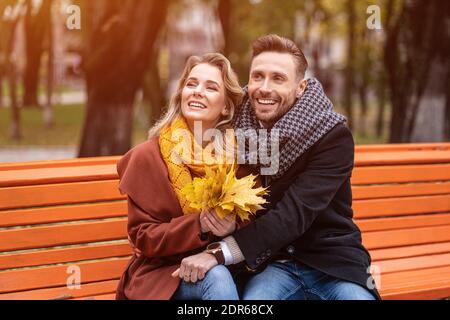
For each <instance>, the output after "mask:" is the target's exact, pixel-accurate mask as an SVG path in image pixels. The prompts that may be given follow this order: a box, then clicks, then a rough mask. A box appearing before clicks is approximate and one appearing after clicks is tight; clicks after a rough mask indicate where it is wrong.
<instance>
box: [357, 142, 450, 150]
mask: <svg viewBox="0 0 450 320" xmlns="http://www.w3.org/2000/svg"><path fill="white" fill-rule="evenodd" d="M445 149H447V150H450V143H448V142H432V143H390V144H369V145H356V146H355V152H386V151H390V152H392V151H404V152H405V151H426V150H428V151H432V150H445Z"/></svg>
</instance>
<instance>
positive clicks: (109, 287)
mask: <svg viewBox="0 0 450 320" xmlns="http://www.w3.org/2000/svg"><path fill="white" fill-rule="evenodd" d="M118 283H119V280H108V281H101V282H93V283H86V284H83V285H81V286H80V289H69V288H67V286H63V287H57V288H50V289H36V290H29V291H20V292H13V293H3V294H0V300H49V299H51V300H53V299H70V298H81V297H89V296H92V295H97V294H104V293H110V292H115V290H116V288H117V284H118Z"/></svg>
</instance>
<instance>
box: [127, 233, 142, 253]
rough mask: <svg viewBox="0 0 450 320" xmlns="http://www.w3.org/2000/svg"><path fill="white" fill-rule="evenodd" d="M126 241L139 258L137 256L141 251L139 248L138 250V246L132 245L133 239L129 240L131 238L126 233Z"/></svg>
mask: <svg viewBox="0 0 450 320" xmlns="http://www.w3.org/2000/svg"><path fill="white" fill-rule="evenodd" d="M128 243H129V245H130V247H131V249H133V252H134V254H135V255H136V257H138V258H139V257H140V256H141V255H142V252H141V250H139V249H138V248H136V247H135V246H134V243H133V241H131V239H130V235H128Z"/></svg>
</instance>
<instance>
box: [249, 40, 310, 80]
mask: <svg viewBox="0 0 450 320" xmlns="http://www.w3.org/2000/svg"><path fill="white" fill-rule="evenodd" d="M252 50H253V54H252V60H253V59H254V58H255V57H256V56H257V55H260V54H261V53H263V52H279V53H288V54H290V55H292V57H293V58H294V62H295V64H296V65H297V70H296V71H297V76H299V78H303V77H304V76H305V72H306V69H307V68H308V61H306V58H305V55H304V54H303V52H302V50H300V48H299V47H297V45H296V44H295V43H294V41H292V40H290V39H288V38H284V37H281V36H279V35H276V34H269V35H265V36H262V37H260V38H258V39H257V40H256V41H255V42H253V45H252Z"/></svg>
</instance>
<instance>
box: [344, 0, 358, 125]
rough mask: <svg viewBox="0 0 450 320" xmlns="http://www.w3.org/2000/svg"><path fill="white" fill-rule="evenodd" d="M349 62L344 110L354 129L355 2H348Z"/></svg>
mask: <svg viewBox="0 0 450 320" xmlns="http://www.w3.org/2000/svg"><path fill="white" fill-rule="evenodd" d="M346 11H347V26H348V31H347V61H346V67H345V93H344V108H345V111H346V113H347V121H348V126H349V128H350V129H352V128H353V89H354V84H355V80H354V78H355V71H354V59H355V51H356V41H355V34H356V30H355V29H356V12H355V1H354V0H347V2H346Z"/></svg>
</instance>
